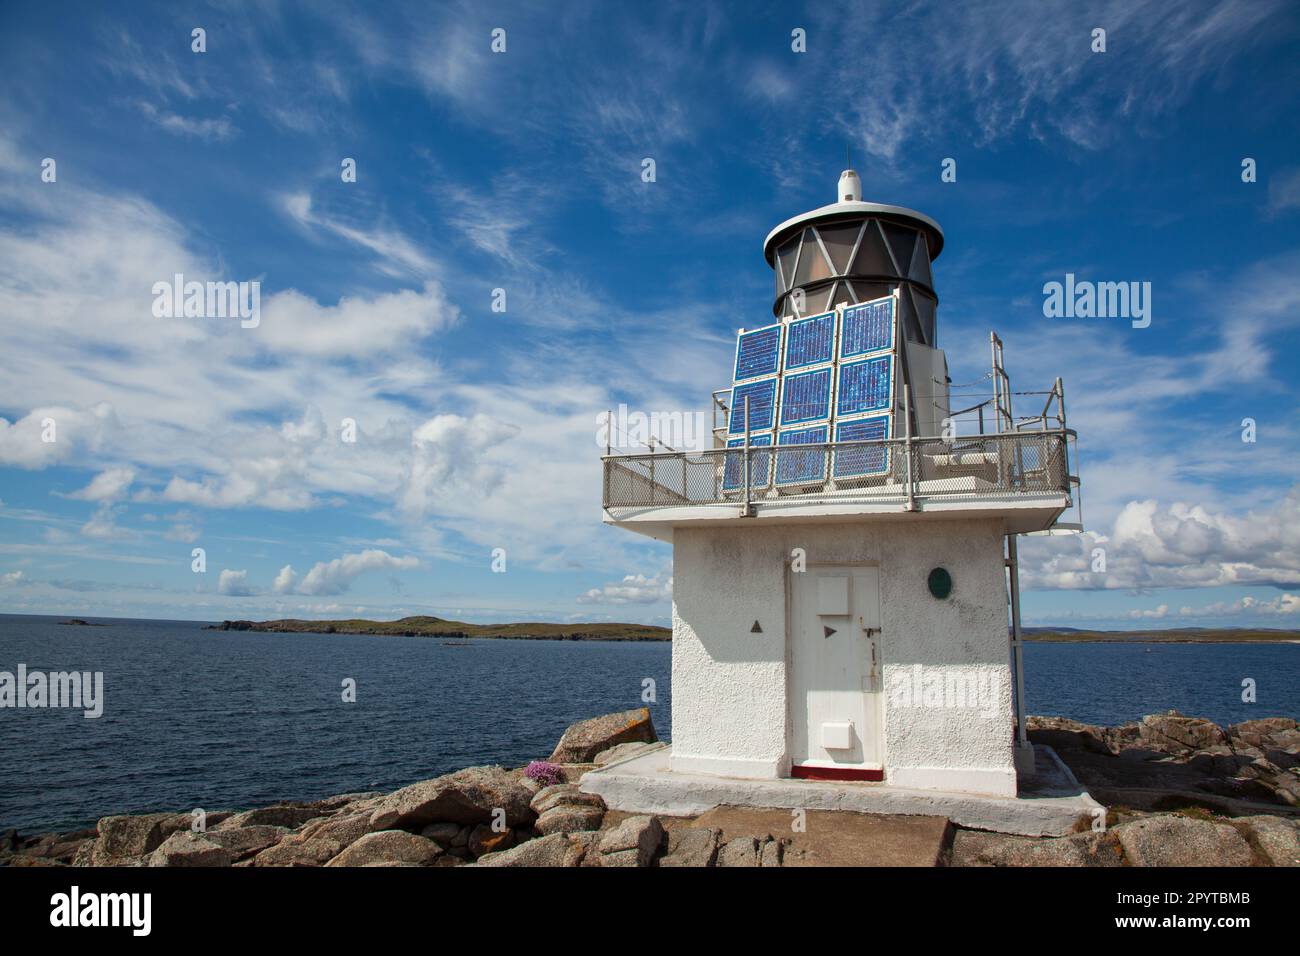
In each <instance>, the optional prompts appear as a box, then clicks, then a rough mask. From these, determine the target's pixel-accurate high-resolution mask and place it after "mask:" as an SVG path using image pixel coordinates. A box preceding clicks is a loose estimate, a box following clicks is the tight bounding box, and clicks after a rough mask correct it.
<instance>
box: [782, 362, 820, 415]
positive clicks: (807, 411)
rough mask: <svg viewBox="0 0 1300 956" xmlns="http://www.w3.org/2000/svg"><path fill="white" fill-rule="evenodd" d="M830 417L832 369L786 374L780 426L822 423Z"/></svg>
mask: <svg viewBox="0 0 1300 956" xmlns="http://www.w3.org/2000/svg"><path fill="white" fill-rule="evenodd" d="M830 415H831V370H830V369H829V368H819V369H817V370H815V371H812V372H800V373H799V374H798V375H787V376H785V380H784V382H783V383H782V388H781V424H782V426H785V425H802V424H803V423H804V422H821V421H825V420H826V419H828V418H830Z"/></svg>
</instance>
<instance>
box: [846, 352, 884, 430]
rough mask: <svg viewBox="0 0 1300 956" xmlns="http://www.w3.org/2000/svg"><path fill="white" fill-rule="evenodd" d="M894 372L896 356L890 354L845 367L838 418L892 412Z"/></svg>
mask: <svg viewBox="0 0 1300 956" xmlns="http://www.w3.org/2000/svg"><path fill="white" fill-rule="evenodd" d="M893 373H894V356H893V355H892V354H888V353H887V354H885V355H877V356H876V357H875V358H869V359H863V360H861V361H858V362H845V363H844V364H843V365H841V366H840V380H839V387H838V389H837V390H836V399H835V415H836V417H838V418H844V417H847V416H849V415H862V414H865V413H867V412H882V411H886V410H888V409H889V408H890V406H891V405H892V404H893V397H894V389H893Z"/></svg>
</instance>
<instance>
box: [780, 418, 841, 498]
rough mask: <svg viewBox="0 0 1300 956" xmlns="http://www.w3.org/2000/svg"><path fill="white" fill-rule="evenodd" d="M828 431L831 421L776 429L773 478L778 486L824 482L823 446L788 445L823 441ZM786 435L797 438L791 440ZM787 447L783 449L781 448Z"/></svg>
mask: <svg viewBox="0 0 1300 956" xmlns="http://www.w3.org/2000/svg"><path fill="white" fill-rule="evenodd" d="M829 435H830V425H829V423H827V424H822V425H813V426H811V427H804V428H788V429H784V430H782V431H779V432H778V433H777V452H776V469H775V471H776V474H775V475H774V481H775V484H776V486H777V487H778V488H783V487H792V486H802V485H815V484H823V483H825V481H826V459H827V457H828V454H827V451H826V449H825V448H821V449H818V450H816V451H802V452H800V451H791V450H788V449H790V448H791V446H798V445H824V444H826V441H827V438H828V436H829ZM789 439H800V440H798V441H791V440H789ZM783 448H784V449H787V450H784V451H783V450H782V449H783Z"/></svg>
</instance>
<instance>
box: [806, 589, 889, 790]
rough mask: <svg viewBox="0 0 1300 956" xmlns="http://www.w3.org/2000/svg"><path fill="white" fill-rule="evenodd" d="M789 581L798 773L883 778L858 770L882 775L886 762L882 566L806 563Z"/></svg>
mask: <svg viewBox="0 0 1300 956" xmlns="http://www.w3.org/2000/svg"><path fill="white" fill-rule="evenodd" d="M790 581H791V588H790V591H791V621H790V698H789V699H790V709H791V713H790V726H791V736H792V740H791V745H792V746H791V758H792V761H793V763H794V767H795V769H794V773H795V776H819V775H821V774H819V773H818V772H817V771H818V769H819V768H820V769H824V770H830V771H838V770H845V771H849V773H847V774H845V776H847V777H860V778H863V779H879V775H878V774H874V773H865V772H858V771H875V770H879V769H880V768H881V766H882V763H881V761H882V759H883V751H882V744H881V716H880V715H881V706H880V704H881V702H880V685H881V676H880V675H881V669H882V668H881V661H880V652H879V634H880V572H879V569H878V568H874V567H851V566H822V567H817V566H809V567H808V569H807V570H806V571H802V572H793V571H792V572H790ZM801 767H803V768H809V769H808V770H807V771H806V772H804V773H801V772H800V768H801ZM829 775H830V776H834V774H833V773H832V774H829Z"/></svg>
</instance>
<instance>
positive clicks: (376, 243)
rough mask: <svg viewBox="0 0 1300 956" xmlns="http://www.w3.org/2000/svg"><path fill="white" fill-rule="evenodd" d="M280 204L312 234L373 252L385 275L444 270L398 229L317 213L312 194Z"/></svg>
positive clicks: (295, 195)
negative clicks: (363, 224) (323, 233)
mask: <svg viewBox="0 0 1300 956" xmlns="http://www.w3.org/2000/svg"><path fill="white" fill-rule="evenodd" d="M279 205H280V208H281V209H282V210H283V211H284V212H285V213H286V214H287V215H288V216H289V218H291V219H292V220H294V221H295V222H296V223H298V225H300V226H302V227H303V228H304V229H306V230H308V231H309V232H311V233H320V232H326V233H331V234H333V235H335V236H337V237H339V238H341V239H346V240H347V241H348V242H351V243H353V244H354V245H358V246H361V247H363V248H365V249H368V250H370V251H371V252H372V253H374V255H375V256H376V262H375V268H376V269H378V270H379V271H380V272H382V273H383V274H384V275H387V276H392V277H394V278H403V277H407V276H411V275H415V276H421V277H423V276H431V275H435V274H437V273H438V272H440V271H441V270H440V269H439V267H438V264H437V263H436V262H435V261H434V260H433V259H432V258H430V257H429V256H428V255H427V254H426V253H425V252H424V251H423V250H422V249H420V247H419V246H418V245H416V244H415V243H414V242H412V241H411V240H410V239H408V238H407V237H406V236H404V235H402V233H401V232H399V231H398V230H396V229H392V228H389V227H384V226H370V227H365V226H359V225H354V224H352V223H349V222H346V221H344V220H343V219H340V218H338V217H335V216H329V215H325V214H321V213H318V212H316V210H315V207H314V203H313V200H312V197H311V194H310V193H305V192H298V193H287V194H285V195H282V196H280V197H279Z"/></svg>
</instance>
